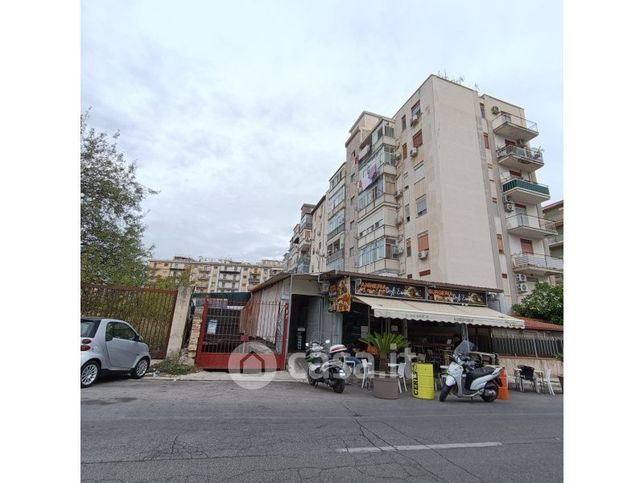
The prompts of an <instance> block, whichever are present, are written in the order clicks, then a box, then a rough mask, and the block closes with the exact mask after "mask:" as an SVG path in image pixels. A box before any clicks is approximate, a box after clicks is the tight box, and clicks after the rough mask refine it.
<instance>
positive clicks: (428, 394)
mask: <svg viewBox="0 0 644 483" xmlns="http://www.w3.org/2000/svg"><path fill="white" fill-rule="evenodd" d="M411 387H412V394H413V395H414V397H417V398H418V399H434V366H433V364H426V363H422V362H412V364H411Z"/></svg>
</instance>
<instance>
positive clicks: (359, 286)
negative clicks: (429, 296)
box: [355, 278, 425, 300]
mask: <svg viewBox="0 0 644 483" xmlns="http://www.w3.org/2000/svg"><path fill="white" fill-rule="evenodd" d="M355 294H356V295H372V296H376V297H395V298H402V299H413V300H425V287H416V286H414V285H402V284H398V283H382V282H367V281H365V280H361V279H359V278H357V279H356V287H355Z"/></svg>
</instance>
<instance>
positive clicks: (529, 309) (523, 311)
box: [512, 282, 564, 325]
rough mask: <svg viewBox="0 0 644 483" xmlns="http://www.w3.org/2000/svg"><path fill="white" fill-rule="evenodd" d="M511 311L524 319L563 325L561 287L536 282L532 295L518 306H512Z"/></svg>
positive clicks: (562, 295)
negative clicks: (530, 318) (531, 318)
mask: <svg viewBox="0 0 644 483" xmlns="http://www.w3.org/2000/svg"><path fill="white" fill-rule="evenodd" d="M512 310H513V311H514V312H515V313H517V314H518V315H523V316H524V317H534V318H536V319H544V320H548V321H550V322H552V323H553V324H559V325H563V316H564V293H563V285H550V284H549V283H546V282H537V284H536V286H535V289H534V290H533V291H532V293H530V294H529V295H528V296H526V297H525V298H524V299H523V301H522V302H521V303H520V304H515V305H513V306H512Z"/></svg>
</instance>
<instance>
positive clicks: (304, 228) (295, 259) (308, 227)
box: [284, 203, 316, 273]
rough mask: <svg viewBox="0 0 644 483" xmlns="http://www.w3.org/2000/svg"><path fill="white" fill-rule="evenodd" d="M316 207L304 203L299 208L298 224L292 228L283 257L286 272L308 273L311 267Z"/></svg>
mask: <svg viewBox="0 0 644 483" xmlns="http://www.w3.org/2000/svg"><path fill="white" fill-rule="evenodd" d="M315 207H316V205H312V204H309V203H305V204H303V205H302V207H301V208H300V222H299V223H298V224H297V225H295V227H294V228H293V235H292V236H291V241H290V246H289V250H288V252H287V253H286V254H285V255H284V263H285V264H286V271H287V272H289V273H309V271H310V265H311V240H312V228H313V216H312V213H313V210H314V209H315Z"/></svg>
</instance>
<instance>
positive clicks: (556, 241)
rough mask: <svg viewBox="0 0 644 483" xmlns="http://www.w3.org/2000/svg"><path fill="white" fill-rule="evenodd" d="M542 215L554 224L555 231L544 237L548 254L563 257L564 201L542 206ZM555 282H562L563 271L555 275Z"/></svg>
mask: <svg viewBox="0 0 644 483" xmlns="http://www.w3.org/2000/svg"><path fill="white" fill-rule="evenodd" d="M543 217H544V218H545V219H546V220H549V221H551V222H553V223H554V224H555V228H556V230H557V233H556V234H555V235H549V236H548V238H546V240H547V242H548V247H549V248H550V256H552V257H557V258H561V259H562V260H563V257H564V202H563V200H561V201H556V202H554V203H551V204H549V205H547V206H544V207H543ZM555 281H556V282H557V283H563V273H561V274H557V275H555Z"/></svg>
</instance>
